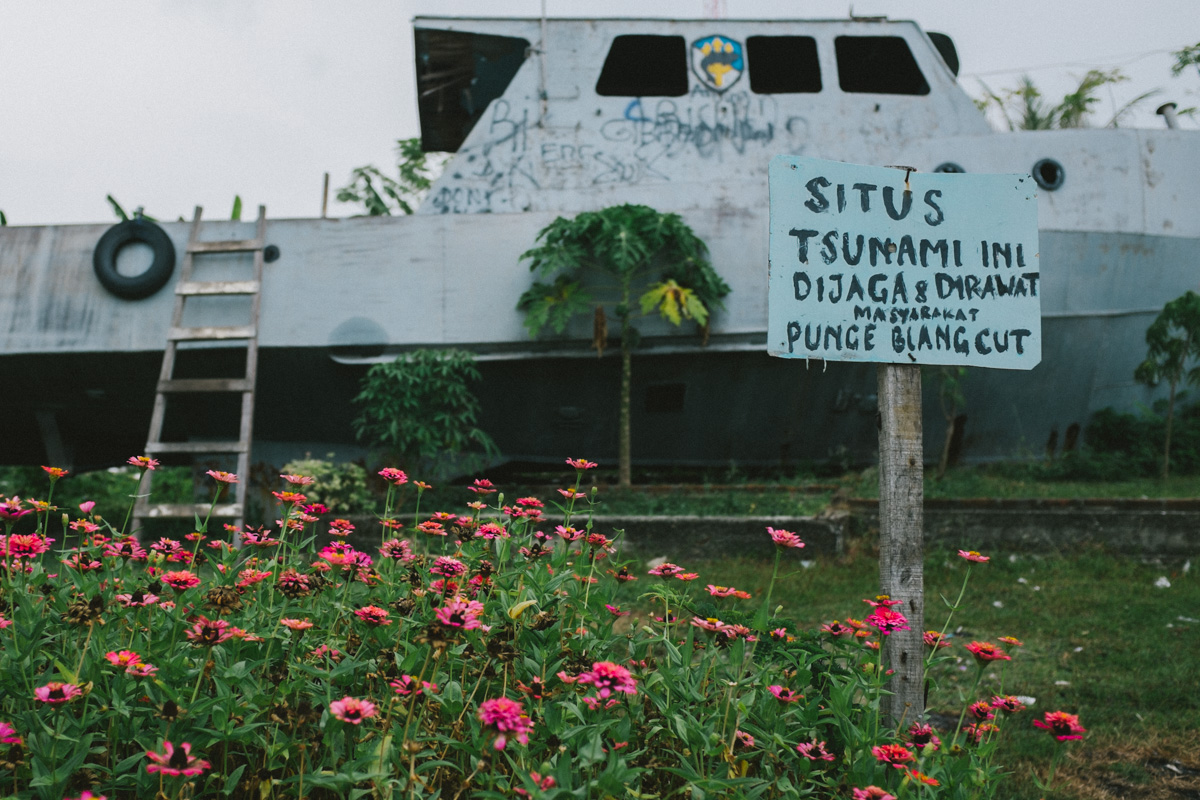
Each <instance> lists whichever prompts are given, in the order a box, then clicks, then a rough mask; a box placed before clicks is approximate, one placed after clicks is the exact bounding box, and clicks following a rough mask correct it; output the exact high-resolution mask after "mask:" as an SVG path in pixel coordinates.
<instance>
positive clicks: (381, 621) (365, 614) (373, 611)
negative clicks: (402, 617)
mask: <svg viewBox="0 0 1200 800" xmlns="http://www.w3.org/2000/svg"><path fill="white" fill-rule="evenodd" d="M354 616H356V617H358V618H359V619H361V620H362V621H363V622H365V623H367V624H368V625H391V624H392V621H391V620H390V619H388V612H387V611H385V610H384V609H382V608H380V607H379V606H363V607H362V608H360V609H358V610H356V611H355V612H354Z"/></svg>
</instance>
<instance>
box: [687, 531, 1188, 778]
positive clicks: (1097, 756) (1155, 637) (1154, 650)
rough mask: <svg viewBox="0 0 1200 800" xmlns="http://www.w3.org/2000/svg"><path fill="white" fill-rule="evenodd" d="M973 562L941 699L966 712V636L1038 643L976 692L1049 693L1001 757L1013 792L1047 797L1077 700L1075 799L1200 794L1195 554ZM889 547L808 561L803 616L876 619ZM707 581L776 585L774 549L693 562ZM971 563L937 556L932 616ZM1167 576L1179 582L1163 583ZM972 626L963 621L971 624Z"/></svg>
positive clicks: (934, 695) (936, 619) (787, 599)
mask: <svg viewBox="0 0 1200 800" xmlns="http://www.w3.org/2000/svg"><path fill="white" fill-rule="evenodd" d="M992 555H993V560H992V561H991V562H990V563H987V564H981V565H976V566H975V568H974V569H973V570H972V572H971V578H970V586H969V587H968V589H967V595H966V599H965V600H964V607H963V609H962V610H961V611H959V612H958V614H957V615H956V616H955V619H954V623H953V626H952V628H951V630H952V631H953V632H954V639H952V641H954V643H955V647H954V648H952V649H951V650H949V651H947V652H950V653H954V654H957V655H958V656H960V657H962V662H961V664H957V665H952V666H943V668H942V669H940V670H935V671H934V672H933V674H932V675H931V676H930V677H931V678H932V680H933V683H934V687H933V689H932V691H931V693H930V710H931V711H932V712H934V713H936V714H941V715H946V716H949V717H951V720H950V723H949V724H950V725H951V726H953V723H954V722H955V721H956V720H957V717H958V713H959V711H960V710H961V708H962V705H961V704H960V699H959V698H960V696H961V695H960V693H965V692H967V691H969V690H970V688H971V683H972V681H973V679H974V675H975V667H974V665H973V662H972V661H971V658H970V654H969V653H967V652H966V651H965V650H963V649H962V644H965V643H967V642H970V641H972V640H992V641H994V640H995V639H996V638H998V637H1000V636H1015V637H1017V638H1018V639H1021V640H1022V641H1023V642H1024V647H1023V648H1018V649H1016V650H1015V651H1014V653H1013V655H1014V658H1013V661H1012V662H1011V664H1009V665H1008V668H1007V669H1006V670H1001V669H996V670H988V671H986V672H985V675H984V679H983V683H982V684H981V685H980V688H979V691H978V693H977V694H978V696H977V697H972V698H971V699H969V700H967V702H973V701H974V700H975V699H983V698H984V697H990V696H991V695H992V694H998V693H1000V691H1001V689H1003V692H1004V693H1005V694H1016V695H1027V696H1030V697H1033V698H1036V703H1035V705H1034V706H1033V707H1032V708H1030V709H1028V710H1027V711H1025V712H1023V713H1022V714H1021V715H1019V716H1018V717H1017V718H1016V719H1015V720H1012V722H1013V723H1015V724H1011V725H1010V726H1009V727H1008V728H1007V729H1006V730H1005V732H1004V733H1003V734H1002V736H1003V739H1004V741H1003V744H1002V745H1001V747H1000V750H999V755H998V758H997V762H998V763H1001V764H1004V765H1006V766H1007V767H1008V768H1009V769H1010V770H1011V771H1012V779H1011V781H1010V782H1009V783H1008V785H1007V787H1006V788H1005V789H1004V791H1003V792H1002V796H1003V797H1011V798H1037V797H1040V796H1041V795H1040V794H1038V793H1037V792H1038V790H1037V788H1036V787H1035V786H1034V785H1033V783H1032V782H1031V781H1030V779H1029V772H1030V769H1031V768H1033V769H1036V770H1038V771H1039V773H1040V774H1042V775H1043V776H1044V773H1045V769H1046V766H1047V764H1048V763H1049V760H1050V758H1051V755H1052V753H1053V750H1054V746H1055V743H1054V741H1053V739H1052V738H1050V737H1049V736H1048V735H1047V734H1046V733H1045V732H1043V731H1040V730H1038V729H1036V728H1033V727H1032V725H1031V724H1030V722H1031V720H1032V719H1035V718H1039V719H1040V718H1041V716H1042V714H1043V713H1044V712H1046V711H1057V710H1062V711H1068V712H1070V713H1077V714H1079V716H1080V721H1081V723H1082V724H1083V725H1084V727H1086V728H1087V729H1088V734H1087V736H1086V738H1085V740H1084V741H1083V742H1079V743H1072V745H1071V746H1070V747H1068V755H1067V758H1066V760H1065V761H1064V763H1063V765H1062V766H1061V767H1060V769H1059V773H1058V777H1057V778H1056V780H1055V786H1056V791H1055V793H1054V794H1055V796H1056V797H1062V798H1081V799H1082V798H1113V797H1130V798H1132V797H1137V798H1152V799H1154V798H1178V797H1200V695H1198V694H1197V692H1196V687H1197V686H1200V659H1198V658H1197V656H1198V655H1200V580H1198V578H1200V575H1197V571H1196V570H1195V569H1188V568H1186V567H1185V566H1184V565H1175V566H1160V565H1153V564H1143V563H1139V562H1137V561H1135V560H1131V559H1128V558H1116V557H1113V556H1109V555H1106V554H1103V553H1100V552H1086V553H1080V554H1077V555H1074V556H1071V557H1067V558H1038V557H1034V556H1029V555H1021V556H1018V557H1011V556H1007V555H1005V554H992ZM877 565H878V562H877V560H876V556H875V554H874V553H872V552H870V551H868V550H866V549H865V548H861V549H859V550H857V551H855V552H852V554H851V555H850V556H849V557H847V558H845V559H840V560H832V559H830V560H818V561H816V562H815V563H813V564H812V566H811V567H809V568H807V569H805V568H802V567H799V566H797V567H796V568H795V570H794V571H792V572H791V573H790V574H789V575H788V577H787V579H786V580H781V582H780V584H779V585H777V586H776V589H775V596H776V597H777V598H778V599H779V602H781V603H783V604H784V606H785V608H784V612H783V614H782V615H783V616H790V617H792V618H794V619H795V620H796V622H797V623H799V625H800V626H801V627H802V628H803V627H811V626H816V625H819V624H820V623H823V622H829V621H830V620H833V619H842V620H844V619H846V617H848V616H849V617H856V618H862V617H863V616H864V614H865V610H866V608H867V607H866V606H865V605H864V604H863V603H862V598H865V597H871V596H873V595H874V594H876V593H877V591H878V588H877V587H878V575H877ZM687 566H689V567H690V568H693V569H696V570H697V571H698V572H700V573H701V575H702V579H703V580H705V581H708V580H712V581H714V582H718V581H717V580H716V579H717V578H719V579H720V580H719V582H720V583H722V584H728V585H733V586H738V587H740V588H745V589H746V590H748V591H752V592H754V591H756V590H757V591H763V590H765V587H766V585H767V582H768V581H769V580H770V575H771V565H770V563H767V562H757V561H748V560H725V561H719V562H708V563H705V564H689V565H687ZM966 567H967V564H966V562H964V561H962V560H961V559H959V558H958V557H957V556H955V555H952V554H949V553H947V552H937V553H930V554H929V556H928V558H927V560H926V625H925V627H926V628H927V629H929V628H940V627H941V625H942V623H943V622H944V621H945V607H944V605H943V603H942V601H941V600H940V599H939V596H947V597H950V598H951V599H953V598H954V597H955V596H957V593H958V590H959V587H960V586H961V584H962V580H963V576H964V573H965V571H966ZM1160 578H1166V579H1167V580H1168V581H1169V582H1170V584H1171V585H1170V587H1169V588H1158V587H1156V585H1155V582H1156V581H1158V580H1159V579H1160ZM960 626H961V627H960Z"/></svg>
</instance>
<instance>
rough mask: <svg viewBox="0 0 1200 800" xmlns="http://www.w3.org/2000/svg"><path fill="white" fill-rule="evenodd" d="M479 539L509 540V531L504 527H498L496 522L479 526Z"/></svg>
mask: <svg viewBox="0 0 1200 800" xmlns="http://www.w3.org/2000/svg"><path fill="white" fill-rule="evenodd" d="M475 538H477V539H489V540H490V539H507V538H508V531H507V530H505V528H504V526H503V525H497V524H496V523H494V522H485V523H484V524H483V525H480V526H479V530H477V531H475Z"/></svg>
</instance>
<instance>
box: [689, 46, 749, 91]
mask: <svg viewBox="0 0 1200 800" xmlns="http://www.w3.org/2000/svg"><path fill="white" fill-rule="evenodd" d="M692 69H693V70H695V71H696V76H697V77H699V78H700V82H701V83H703V84H704V85H705V86H707V87H708V88H710V89H712V90H714V91H717V92H723V91H725V90H726V89H728V88H729V87H730V86H733V85H734V84H735V83H737V80H738V78H740V77H742V73H743V72H745V71H746V60H745V58H744V55H743V50H742V43H741V42H739V41H736V40H734V39H730V38H729V37H728V36H721V35H716V36H705V37H704V38H703V39H697V40H696V41H694V42H692Z"/></svg>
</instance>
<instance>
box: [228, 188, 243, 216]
mask: <svg viewBox="0 0 1200 800" xmlns="http://www.w3.org/2000/svg"><path fill="white" fill-rule="evenodd" d="M229 218H230V219H231V220H234V221H237V220H240V219H241V218H242V196H241V195H240V194H235V195H234V196H233V211H232V212H230V214H229Z"/></svg>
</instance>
